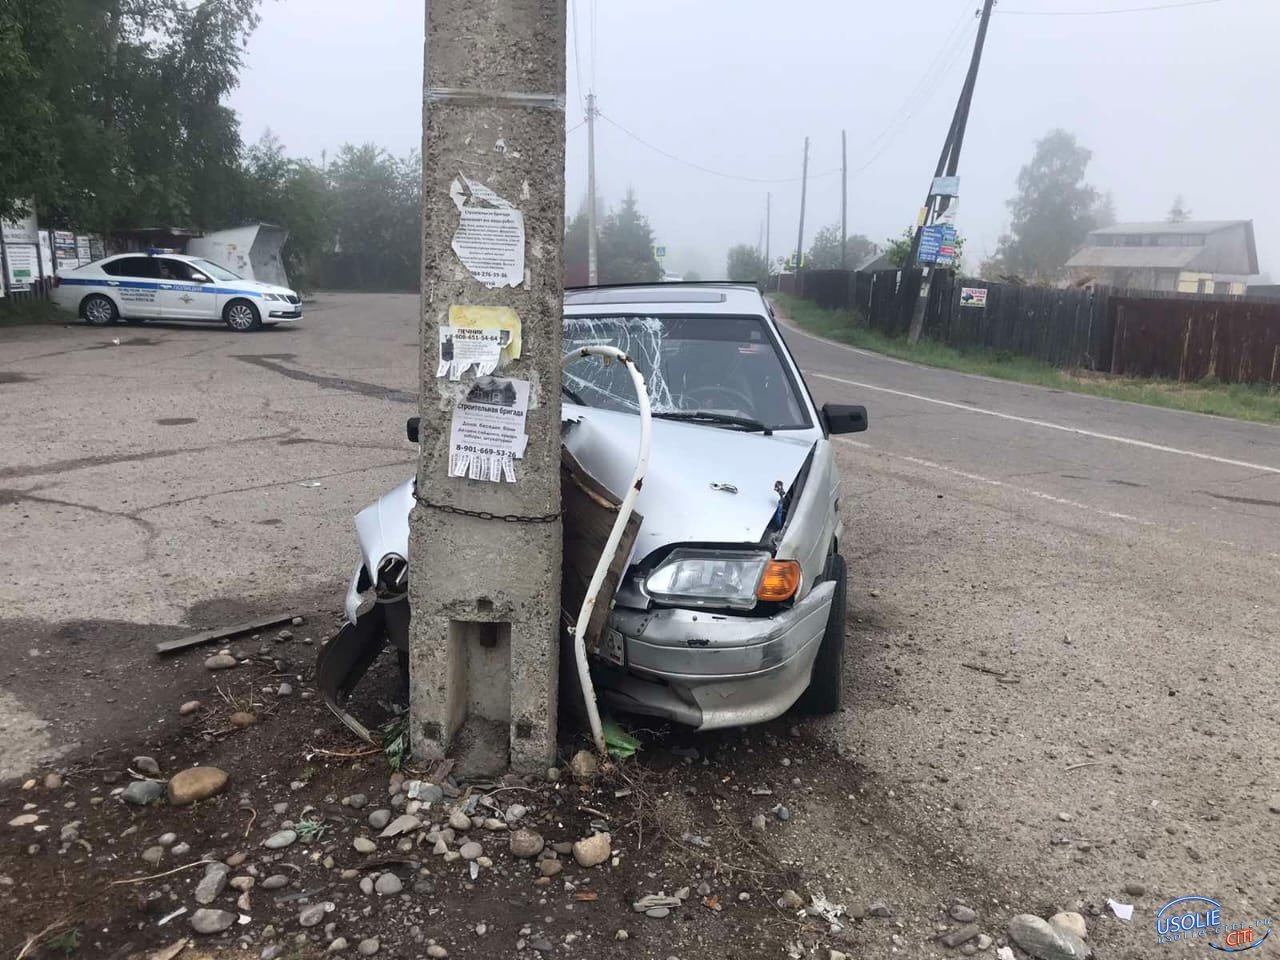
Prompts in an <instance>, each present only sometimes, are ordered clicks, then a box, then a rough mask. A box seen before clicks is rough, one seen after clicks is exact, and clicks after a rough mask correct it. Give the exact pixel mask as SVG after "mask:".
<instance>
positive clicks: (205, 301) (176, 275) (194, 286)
mask: <svg viewBox="0 0 1280 960" xmlns="http://www.w3.org/2000/svg"><path fill="white" fill-rule="evenodd" d="M156 261H157V265H158V268H159V271H160V315H161V316H162V317H164V319H166V320H217V319H218V297H217V294H215V293H214V286H215V285H214V284H213V283H211V282H210V278H209V277H208V276H206V275H205V274H203V273H201V272H200V271H199V270H197V269H196V268H195V267H193V266H192V265H191V264H189V263H187V262H186V261H185V260H178V259H175V258H174V257H156Z"/></svg>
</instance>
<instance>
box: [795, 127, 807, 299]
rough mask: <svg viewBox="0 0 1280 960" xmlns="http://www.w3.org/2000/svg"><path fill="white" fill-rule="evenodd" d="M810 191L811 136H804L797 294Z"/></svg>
mask: <svg viewBox="0 0 1280 960" xmlns="http://www.w3.org/2000/svg"><path fill="white" fill-rule="evenodd" d="M808 192H809V138H808V137H805V138H804V164H803V166H802V167H801V168H800V237H799V239H797V240H796V290H795V292H796V295H797V296H799V295H800V293H801V287H802V284H801V282H800V271H801V270H802V269H803V268H804V203H805V199H806V196H807V194H808Z"/></svg>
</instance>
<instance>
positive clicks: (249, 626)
mask: <svg viewBox="0 0 1280 960" xmlns="http://www.w3.org/2000/svg"><path fill="white" fill-rule="evenodd" d="M292 620H293V614H292V613H276V614H272V615H271V616H269V617H260V618H259V619H257V620H247V621H245V622H244V623H237V624H235V625H234V626H230V627H220V628H218V629H217V630H205V631H204V632H202V633H193V634H191V635H190V636H188V637H179V638H178V639H177V640H162V641H161V642H160V643H157V644H156V653H176V652H177V651H179V650H187V649H189V648H191V647H198V646H200V645H201V644H204V643H213V642H214V641H215V640H229V639H230V638H232V637H238V636H240V635H241V634H243V633H252V632H253V631H254V630H267V629H269V628H271V627H276V626H279V625H280V624H282V623H289V622H291V621H292Z"/></svg>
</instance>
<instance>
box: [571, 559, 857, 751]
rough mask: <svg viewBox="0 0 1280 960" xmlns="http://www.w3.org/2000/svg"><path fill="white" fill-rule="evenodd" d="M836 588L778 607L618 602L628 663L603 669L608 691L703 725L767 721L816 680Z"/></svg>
mask: <svg viewBox="0 0 1280 960" xmlns="http://www.w3.org/2000/svg"><path fill="white" fill-rule="evenodd" d="M834 592H835V584H834V583H832V582H826V583H820V584H818V585H817V586H816V587H814V588H813V589H812V590H811V591H809V593H808V595H807V596H806V597H805V598H804V599H803V600H801V601H800V602H798V603H797V604H795V606H793V607H791V608H789V609H786V610H783V611H781V612H780V613H777V614H775V615H774V616H772V617H740V616H730V615H726V614H721V613H711V612H708V611H705V610H685V609H662V608H655V609H652V610H635V609H629V608H624V607H615V608H614V609H613V611H612V613H611V614H610V617H609V627H610V630H611V632H612V631H616V634H612V635H614V636H615V637H616V636H617V635H618V634H620V635H621V642H622V646H623V649H624V650H625V658H626V665H625V667H624V668H617V667H614V668H606V669H593V671H592V673H593V675H594V677H595V679H596V682H597V686H598V687H599V688H600V695H601V697H602V698H603V699H604V700H605V701H606V702H607V703H609V704H610V705H612V706H614V707H616V708H617V709H619V710H627V711H629V712H631V713H638V714H645V715H648V716H657V717H663V718H666V719H669V720H674V721H676V722H678V723H683V724H687V725H689V726H692V727H696V728H697V729H699V730H715V729H719V728H722V727H733V726H741V725H745V724H751V723H763V722H764V721H766V720H772V719H773V718H774V717H777V716H780V715H782V714H783V713H785V712H786V711H787V710H788V709H789V708H790V707H791V705H792V704H794V703H795V702H796V700H797V699H799V697H800V694H802V693H803V692H804V690H805V688H806V687H807V686H808V685H809V676H810V673H811V672H812V669H813V661H814V658H815V657H816V656H817V654H818V648H819V646H820V645H821V642H822V635H823V633H824V632H825V630H826V627H827V620H828V618H829V616H830V612H831V598H832V594H833V593H834Z"/></svg>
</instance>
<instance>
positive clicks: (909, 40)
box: [231, 0, 1280, 276]
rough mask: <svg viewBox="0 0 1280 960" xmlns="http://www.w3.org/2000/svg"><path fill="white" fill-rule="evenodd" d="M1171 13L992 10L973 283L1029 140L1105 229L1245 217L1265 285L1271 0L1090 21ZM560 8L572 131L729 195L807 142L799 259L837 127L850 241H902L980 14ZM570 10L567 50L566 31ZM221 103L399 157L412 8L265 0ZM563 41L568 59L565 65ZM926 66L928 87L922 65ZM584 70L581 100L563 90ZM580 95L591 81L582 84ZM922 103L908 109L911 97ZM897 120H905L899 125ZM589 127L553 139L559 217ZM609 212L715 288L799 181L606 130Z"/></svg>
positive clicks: (926, 0) (778, 224) (412, 127)
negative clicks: (1175, 219)
mask: <svg viewBox="0 0 1280 960" xmlns="http://www.w3.org/2000/svg"><path fill="white" fill-rule="evenodd" d="M1159 2H1165V3H1173V2H1178V0H1002V2H1001V3H1000V4H999V5H998V6H997V8H996V9H997V13H996V14H995V15H994V16H993V17H992V22H991V28H990V31H989V33H988V37H987V45H986V52H985V54H984V57H983V62H982V70H981V74H980V76H979V79H978V87H977V92H976V94H975V97H974V104H973V111H972V114H971V116H970V120H969V127H968V131H967V134H966V137H965V143H964V151H963V155H962V158H961V162H960V175H961V192H962V199H961V204H960V212H959V218H958V224H959V227H960V231H961V233H962V234H963V235H964V236H965V237H966V238H967V240H968V245H967V247H966V251H965V255H966V264H967V266H969V267H970V268H971V269H976V267H977V264H978V262H979V261H980V260H981V259H983V258H984V257H986V256H988V255H990V254H991V253H993V252H994V250H995V247H996V243H997V241H998V238H999V236H1000V233H1001V232H1002V231H1003V230H1004V229H1006V228H1007V225H1008V212H1007V209H1006V207H1005V201H1006V200H1007V199H1008V198H1009V197H1011V196H1012V195H1013V193H1014V181H1015V178H1016V176H1017V173H1018V169H1019V168H1020V167H1021V165H1022V164H1023V163H1025V162H1026V161H1027V160H1028V159H1029V158H1030V155H1031V150H1032V144H1033V142H1034V141H1035V139H1036V138H1038V137H1040V136H1042V135H1043V134H1044V133H1046V132H1047V131H1048V130H1050V129H1052V128H1054V127H1063V128H1065V129H1067V130H1069V131H1071V132H1072V133H1074V134H1075V135H1076V136H1077V138H1078V139H1079V141H1080V142H1081V143H1082V144H1084V145H1085V146H1087V147H1089V148H1090V149H1091V150H1093V154H1094V156H1093V161H1092V163H1091V164H1090V167H1089V172H1088V179H1089V181H1090V182H1091V183H1092V184H1094V185H1095V186H1097V187H1098V188H1100V189H1102V190H1109V191H1111V192H1112V194H1113V196H1114V199H1115V205H1116V213H1117V216H1118V217H1119V219H1120V220H1122V221H1123V220H1162V219H1164V217H1165V214H1166V212H1167V211H1168V209H1169V207H1170V205H1171V204H1172V202H1173V199H1174V197H1175V195H1177V194H1181V195H1182V196H1183V198H1184V202H1185V206H1187V207H1188V208H1190V210H1191V211H1192V215H1193V217H1195V218H1197V219H1236V218H1240V219H1252V220H1254V227H1255V232H1256V235H1257V242H1258V254H1259V260H1260V266H1261V269H1262V270H1263V271H1268V270H1271V271H1280V261H1277V260H1276V259H1275V257H1277V256H1280V193H1277V191H1274V190H1267V189H1266V187H1267V186H1269V184H1270V181H1271V180H1272V179H1273V178H1274V176H1275V174H1274V168H1275V147H1276V140H1277V137H1278V136H1280V134H1278V133H1277V131H1276V125H1275V116H1276V112H1277V107H1276V95H1277V90H1280V67H1277V58H1276V54H1275V46H1276V36H1277V28H1280V4H1278V3H1277V2H1276V0H1221V2H1218V3H1209V4H1207V5H1203V6H1192V7H1188V8H1184V9H1166V10H1153V11H1147V12H1140V13H1130V14H1115V15H1092V16H1042V15H1036V16H1031V15H1018V14H1016V13H1015V12H1014V11H1016V10H1027V11H1064V10H1066V11H1097V10H1107V9H1112V10H1114V9H1119V8H1129V7H1143V6H1151V5H1155V4H1157V3H1159ZM594 6H595V7H596V10H597V14H596V16H597V20H596V30H595V36H596V42H595V46H594V56H593V49H592V43H591V15H592V8H593V3H592V0H571V3H570V8H569V9H570V16H569V18H568V19H569V23H570V27H569V33H570V39H569V43H570V45H569V53H568V103H569V107H568V110H567V113H566V128H573V127H578V124H579V122H580V121H581V119H582V116H583V112H582V107H581V97H582V95H583V94H584V93H585V92H586V91H585V88H588V87H592V86H594V89H595V91H596V93H597V95H598V98H599V108H600V111H601V112H602V113H603V114H604V115H605V116H606V117H608V118H610V119H612V120H614V121H615V122H617V123H619V124H621V125H622V126H624V127H626V128H627V129H629V130H630V131H632V132H633V133H635V134H637V135H638V136H640V137H641V138H643V139H644V140H647V141H649V142H650V143H652V144H654V145H656V146H658V147H661V148H662V149H664V150H666V151H667V152H669V153H672V154H675V155H677V156H679V157H681V158H683V159H685V160H688V161H691V162H693V163H696V164H698V165H701V166H703V167H708V168H711V169H713V170H716V171H720V172H723V173H729V174H734V175H736V176H740V177H754V178H763V179H771V178H793V177H798V176H799V173H800V162H801V152H802V144H803V140H804V137H805V136H806V135H808V136H810V137H811V154H810V172H811V180H810V183H809V202H808V212H807V215H806V227H805V234H806V238H805V246H806V248H807V247H808V245H809V242H810V241H811V239H812V237H813V234H814V232H815V231H816V230H817V229H818V228H820V227H821V226H823V225H824V224H828V223H835V222H838V221H839V217H840V180H839V176H838V175H836V176H830V175H828V176H824V177H814V176H812V175H813V174H815V173H816V174H821V173H824V172H828V171H831V170H833V169H838V168H839V165H840V130H841V128H844V129H846V130H847V131H848V138H849V168H850V177H849V229H850V232H859V233H865V234H866V235H868V236H869V237H871V238H872V239H873V240H875V241H877V242H881V243H882V242H883V241H884V239H885V238H886V237H888V236H891V235H896V234H898V233H900V232H901V230H902V228H903V227H904V226H906V225H907V224H909V223H911V222H913V220H914V217H915V212H916V210H917V209H918V208H919V206H920V204H921V202H922V201H923V199H924V194H925V192H926V190H927V188H928V184H929V178H930V176H931V175H932V172H933V167H934V164H935V163H936V162H937V157H938V153H939V150H940V149H941V146H942V140H943V137H944V136H945V133H946V128H947V125H948V123H949V122H950V116H951V111H952V109H953V107H954V104H955V100H956V97H957V94H958V92H959V89H960V84H961V81H962V79H963V74H964V70H965V68H966V66H967V63H968V56H969V50H970V49H971V47H972V36H973V33H974V32H975V29H976V25H977V24H976V19H975V18H974V17H973V14H974V12H975V11H976V9H977V8H978V7H979V6H980V3H979V0H896V2H894V3H872V2H869V0H791V2H789V3H782V2H779V0H680V2H677V0H645V2H643V3H641V2H639V0H596V3H595V4H594ZM575 8H576V22H577V31H576V34H575V31H574V29H573V22H574V16H573V13H574V10H575ZM262 13H263V17H262V25H261V27H260V28H259V29H258V31H257V33H256V34H255V35H254V37H253V38H252V40H251V41H250V46H249V55H248V57H247V67H246V69H245V71H244V73H243V75H242V83H241V87H240V89H239V90H238V91H236V93H235V94H234V95H233V97H232V101H231V102H232V105H233V106H234V107H235V108H236V110H237V111H238V112H239V113H240V116H241V121H242V134H243V136H244V138H245V140H246V141H253V140H256V139H257V138H258V137H259V136H260V135H261V134H262V132H263V131H264V130H265V129H267V128H270V129H271V130H272V131H274V132H275V134H276V135H277V136H279V137H280V138H281V140H282V141H283V142H284V144H285V146H286V148H287V149H288V150H289V151H290V152H292V153H295V154H300V155H305V156H309V157H311V158H313V159H319V157H320V154H321V151H322V150H326V149H327V150H328V151H329V152H330V154H332V152H333V151H334V150H335V149H336V148H337V147H338V146H339V145H340V144H341V143H343V142H344V141H351V142H354V143H360V142H365V141H372V142H375V143H378V144H380V145H383V146H385V147H386V148H387V149H389V150H390V151H391V152H393V153H396V154H404V153H407V152H408V151H409V150H410V149H413V148H416V147H418V146H419V145H420V140H421V122H420V114H421V74H422V29H423V28H422V21H423V3H422V0H360V2H359V3H358V4H353V3H352V2H351V0H274V2H272V0H268V2H266V3H265V4H264V5H263V11H262ZM575 38H576V39H577V40H578V42H577V43H576V47H577V57H576V60H575V43H574V40H575ZM931 65H932V68H931V69H930V67H931ZM579 72H580V73H581V78H582V83H581V84H580V83H579V80H578V74H579ZM593 78H594V79H593ZM913 94H914V95H913ZM904 106H905V109H904ZM586 145H587V139H586V129H585V127H578V129H575V130H573V131H572V132H571V133H569V134H568V143H567V150H568V158H569V159H568V163H567V186H566V190H567V194H568V206H569V209H570V212H571V213H572V212H573V211H574V210H575V209H576V208H577V206H578V204H579V202H580V198H581V196H582V195H583V192H584V191H585V188H586ZM596 156H597V170H598V177H599V183H600V190H601V195H602V198H603V200H604V202H605V203H606V204H608V205H614V204H616V203H617V202H618V200H619V199H620V198H621V196H622V194H623V192H624V191H625V189H626V188H627V187H628V186H632V187H634V188H635V189H636V191H637V194H638V196H639V200H640V206H641V209H642V210H643V211H644V212H645V213H646V214H647V215H648V216H649V218H650V221H651V222H652V224H653V227H654V232H655V235H656V236H657V238H658V239H659V240H660V241H662V242H665V243H666V244H667V246H668V248H669V255H668V259H667V261H666V266H667V267H668V268H669V269H672V270H675V271H684V270H687V269H697V270H699V271H701V272H702V273H703V274H704V276H721V275H723V271H724V254H725V251H726V249H727V248H728V247H729V246H730V245H732V244H735V243H751V244H755V243H756V242H757V240H758V238H759V235H760V229H761V224H762V222H763V218H764V207H765V194H766V192H771V193H772V195H773V227H772V230H771V237H770V248H771V252H772V254H773V256H774V257H775V258H776V257H777V256H780V255H783V254H786V253H787V252H788V251H790V250H792V249H794V247H795V243H796V227H797V217H798V213H799V208H800V185H799V184H798V183H773V184H763V183H750V182H742V181H739V180H731V179H725V178H722V177H719V176H714V175H711V174H708V173H704V172H701V171H698V170H695V169H692V168H690V167H689V166H686V165H683V164H681V163H678V162H676V161H674V160H670V159H667V158H664V157H663V156H661V155H659V154H657V153H654V152H653V151H652V150H650V149H648V148H646V147H644V146H641V145H640V144H639V143H636V142H635V141H634V140H632V139H630V138H628V137H627V136H626V135H625V134H624V133H622V132H621V131H620V130H618V129H617V128H615V127H614V126H612V125H611V124H610V123H608V122H606V121H604V120H600V121H597V128H596Z"/></svg>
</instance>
